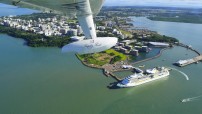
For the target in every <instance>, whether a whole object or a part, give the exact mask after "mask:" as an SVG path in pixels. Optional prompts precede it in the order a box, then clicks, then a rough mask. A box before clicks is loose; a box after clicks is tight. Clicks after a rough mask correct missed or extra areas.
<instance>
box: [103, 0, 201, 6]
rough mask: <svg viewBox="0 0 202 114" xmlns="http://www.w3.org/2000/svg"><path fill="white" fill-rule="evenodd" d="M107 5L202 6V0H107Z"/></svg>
mask: <svg viewBox="0 0 202 114" xmlns="http://www.w3.org/2000/svg"><path fill="white" fill-rule="evenodd" d="M105 5H110V6H115V5H118V6H123V5H127V6H128V5H129V6H141V5H143V6H181V7H202V0H106V1H105Z"/></svg>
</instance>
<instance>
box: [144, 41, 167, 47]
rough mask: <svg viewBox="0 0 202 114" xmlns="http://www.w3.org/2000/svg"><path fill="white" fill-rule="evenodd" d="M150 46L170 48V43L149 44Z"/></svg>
mask: <svg viewBox="0 0 202 114" xmlns="http://www.w3.org/2000/svg"><path fill="white" fill-rule="evenodd" d="M148 44H149V46H153V47H169V44H168V43H162V42H149V43H148Z"/></svg>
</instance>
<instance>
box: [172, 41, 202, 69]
mask: <svg viewBox="0 0 202 114" xmlns="http://www.w3.org/2000/svg"><path fill="white" fill-rule="evenodd" d="M178 46H182V47H185V48H187V49H190V50H192V51H194V52H195V53H196V54H197V55H198V56H196V57H194V58H191V59H187V60H179V61H178V62H176V63H174V65H177V66H179V67H184V66H187V65H190V64H193V63H198V62H200V61H202V55H201V54H200V52H199V51H197V50H195V49H193V48H192V47H191V46H188V45H185V44H182V43H179V44H178Z"/></svg>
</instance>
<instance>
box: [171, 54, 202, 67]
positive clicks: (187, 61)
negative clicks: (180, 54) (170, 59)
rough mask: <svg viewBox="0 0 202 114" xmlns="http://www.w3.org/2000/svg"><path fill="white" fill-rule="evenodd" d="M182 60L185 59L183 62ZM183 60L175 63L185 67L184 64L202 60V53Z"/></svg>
mask: <svg viewBox="0 0 202 114" xmlns="http://www.w3.org/2000/svg"><path fill="white" fill-rule="evenodd" d="M181 61H183V62H181ZM181 61H178V62H177V63H175V64H176V65H177V66H180V67H184V66H187V65H190V64H193V63H198V62H199V61H202V55H200V56H197V57H194V58H192V59H187V60H181Z"/></svg>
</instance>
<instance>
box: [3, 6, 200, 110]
mask: <svg viewBox="0 0 202 114" xmlns="http://www.w3.org/2000/svg"><path fill="white" fill-rule="evenodd" d="M2 11H3V12H2ZM32 12H33V10H28V9H16V8H13V7H10V6H9V7H8V6H5V5H2V4H0V15H1V16H3V15H16V14H29V13H32ZM134 24H135V25H136V26H144V27H147V28H149V29H151V30H155V31H158V32H159V33H161V34H165V35H168V36H173V37H176V38H178V39H179V40H180V41H181V42H183V43H186V44H190V45H192V46H193V47H194V48H196V49H198V50H199V51H200V52H202V46H201V43H202V42H201V39H202V32H201V30H202V25H201V24H186V23H170V22H158V21H155V22H154V21H150V20H148V19H146V18H136V17H134ZM23 44H24V41H23V40H21V39H16V38H13V37H10V36H8V35H5V34H0V114H29V113H31V114H97V113H101V114H130V113H131V114H200V113H202V108H201V105H202V98H198V99H195V100H194V101H192V102H187V103H184V104H183V103H181V102H180V100H181V99H183V98H190V97H196V96H200V95H202V75H201V70H202V63H199V64H193V65H190V66H187V67H184V68H177V67H174V66H173V65H172V63H173V62H175V61H177V60H179V59H187V58H190V57H193V56H196V54H195V53H193V52H191V51H189V50H187V49H184V48H181V47H175V48H172V49H169V50H166V51H164V53H163V55H162V56H161V57H160V58H158V59H155V60H152V61H148V62H144V63H142V64H144V65H146V68H151V67H155V66H167V67H172V68H176V69H177V70H180V71H182V72H184V73H185V74H186V75H188V77H189V80H188V81H187V80H186V78H185V76H184V75H182V74H181V73H180V72H179V71H175V70H173V71H171V75H170V77H168V78H165V79H162V80H159V81H155V82H152V83H148V84H145V85H141V86H138V87H134V88H127V89H108V88H107V86H108V85H109V84H110V83H113V82H115V80H114V79H111V78H106V77H105V76H103V74H102V71H101V70H96V69H91V68H88V67H85V66H83V65H82V64H81V63H80V62H79V61H78V60H77V58H76V57H75V56H74V54H71V53H70V54H61V50H60V49H59V48H31V47H27V46H25V45H23ZM154 53H155V51H154ZM151 55H152V54H151ZM162 60H166V61H162ZM142 64H139V65H142ZM139 65H137V66H139ZM117 74H118V75H120V76H126V75H128V74H131V73H129V72H122V73H117Z"/></svg>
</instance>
